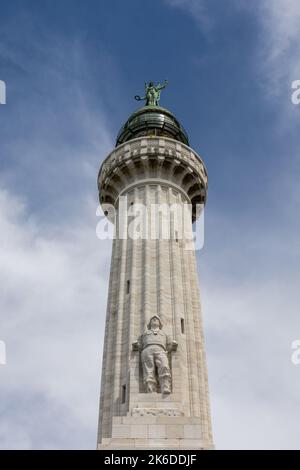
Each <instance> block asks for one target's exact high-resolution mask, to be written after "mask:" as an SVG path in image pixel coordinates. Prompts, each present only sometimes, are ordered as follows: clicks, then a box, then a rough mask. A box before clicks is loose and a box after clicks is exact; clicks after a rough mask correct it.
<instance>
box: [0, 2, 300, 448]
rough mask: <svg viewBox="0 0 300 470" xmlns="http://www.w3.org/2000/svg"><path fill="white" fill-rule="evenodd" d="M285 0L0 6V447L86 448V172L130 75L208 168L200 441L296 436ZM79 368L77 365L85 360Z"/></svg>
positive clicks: (89, 323)
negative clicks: (205, 418)
mask: <svg viewBox="0 0 300 470" xmlns="http://www.w3.org/2000/svg"><path fill="white" fill-rule="evenodd" d="M299 20H300V6H299V2H298V1H297V0H261V1H257V0H254V1H253V2H251V5H249V2H246V1H243V0H240V1H237V0H230V1H228V2H222V1H221V0H213V1H212V0H209V1H208V0H155V1H152V2H141V1H137V0H130V1H128V2H124V1H121V0H114V1H111V2H104V1H95V0H89V2H84V1H79V0H76V1H74V0H73V1H71V0H70V1H67V0H61V1H53V0H52V1H47V0H43V2H41V1H33V0H26V1H16V0H11V1H10V2H8V1H7V2H2V3H1V20H0V79H1V80H4V81H5V82H6V86H7V104H6V105H1V106H0V125H1V140H0V222H1V231H0V232H1V233H0V239H1V244H0V279H1V285H2V289H1V291H2V293H1V295H0V339H1V340H3V341H5V343H6V347H7V365H6V366H0V376H1V391H0V396H1V399H0V416H1V419H0V447H1V448H42V449H44V448H95V440H96V427H97V414H98V395H99V386H100V365H101V355H102V337H103V325H104V317H105V307H106V296H107V287H108V273H109V262H110V243H109V242H108V241H106V242H103V241H102V242H100V241H99V240H97V238H96V236H95V228H96V223H97V218H96V215H95V212H96V208H97V187H96V177H97V172H98V169H99V166H100V164H101V162H102V160H103V159H104V158H105V156H106V155H107V154H108V152H109V151H110V150H111V149H112V148H113V145H114V141H115V137H116V134H117V132H118V129H119V128H120V126H121V125H122V124H123V122H124V121H125V120H126V119H127V117H128V115H129V114H130V113H131V112H132V111H133V110H134V109H136V108H137V103H136V102H135V101H134V99H133V96H134V95H136V94H141V93H142V92H143V86H144V85H143V84H144V81H145V80H150V79H152V80H155V81H163V80H164V79H165V78H167V79H168V80H169V86H168V88H167V89H166V90H165V91H164V92H163V94H162V98H161V104H162V105H163V106H164V107H167V108H169V109H170V110H171V111H173V112H174V113H175V115H176V116H177V118H178V119H179V120H180V121H181V123H182V124H183V125H184V127H185V128H186V130H187V132H188V134H189V138H190V144H191V146H192V147H193V148H195V150H196V151H197V152H198V153H199V154H200V155H201V156H202V158H203V159H204V161H205V164H206V166H207V169H208V175H209V195H208V203H207V207H206V212H205V247H204V249H203V250H202V251H200V252H199V253H198V255H197V256H198V262H199V273H200V279H201V292H202V303H203V311H204V320H205V333H206V343H207V356H208V367H209V381H210V390H211V401H212V414H213V430H214V437H215V442H216V446H217V448H264V447H267V448H299V444H298V441H299V438H298V436H297V432H298V421H299V416H298V415H299V405H300V403H299V396H300V393H299V392H300V366H298V367H297V366H295V365H293V364H292V363H291V361H290V356H291V342H292V341H293V340H295V339H298V338H300V322H299V280H300V279H299V277H300V276H299V271H300V268H299V264H300V263H299V261H300V244H299V235H298V234H299V228H300V224H299V205H300V190H299V175H300V158H299V119H300V105H298V106H296V105H293V104H292V103H291V83H292V81H293V80H297V79H300V61H299V57H300V32H299V28H298V24H299ZM87 364H88V367H87Z"/></svg>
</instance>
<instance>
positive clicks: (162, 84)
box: [156, 80, 168, 90]
mask: <svg viewBox="0 0 300 470" xmlns="http://www.w3.org/2000/svg"><path fill="white" fill-rule="evenodd" d="M167 85H168V80H165V81H164V83H159V84H158V85H157V86H156V89H157V90H163V89H164V88H166V86H167Z"/></svg>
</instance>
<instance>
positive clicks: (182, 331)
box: [180, 318, 184, 335]
mask: <svg viewBox="0 0 300 470" xmlns="http://www.w3.org/2000/svg"><path fill="white" fill-rule="evenodd" d="M180 323H181V333H182V334H183V335H184V318H181V320H180Z"/></svg>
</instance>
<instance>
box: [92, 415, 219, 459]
mask: <svg viewBox="0 0 300 470" xmlns="http://www.w3.org/2000/svg"><path fill="white" fill-rule="evenodd" d="M174 411H175V410H174ZM166 412H167V413H170V412H172V411H171V410H166ZM201 429H203V427H202V425H201V419H200V418H190V417H185V416H160V415H157V416H118V417H114V418H113V422H112V437H111V438H103V439H102V443H101V444H98V450H113V449H114V450H117V449H119V450H122V449H131V450H132V449H136V450H138V449H144V450H147V449H153V450H154V449H172V450H176V449H177V450H180V449H186V450H188V449H198V450H212V449H213V448H214V447H213V444H212V442H209V441H204V440H203V437H202V432H201Z"/></svg>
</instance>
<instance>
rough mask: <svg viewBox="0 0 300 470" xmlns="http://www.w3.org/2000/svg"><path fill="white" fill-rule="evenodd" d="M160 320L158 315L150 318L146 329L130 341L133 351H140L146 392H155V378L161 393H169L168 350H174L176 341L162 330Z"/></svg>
mask: <svg viewBox="0 0 300 470" xmlns="http://www.w3.org/2000/svg"><path fill="white" fill-rule="evenodd" d="M162 327H163V325H162V322H161V319H160V317H159V316H158V315H154V316H153V317H151V318H150V321H149V323H148V325H147V331H146V332H145V333H143V334H142V335H141V336H140V337H139V339H138V341H135V342H134V343H132V348H133V350H134V351H141V360H142V366H143V378H144V384H145V388H146V391H147V392H148V393H153V392H157V386H158V383H157V379H156V372H157V376H158V381H159V385H160V389H161V393H166V394H169V393H171V371H170V365H169V359H168V352H171V351H176V349H177V342H176V341H174V340H172V339H171V338H170V336H168V335H167V334H166V333H164V331H162Z"/></svg>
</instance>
